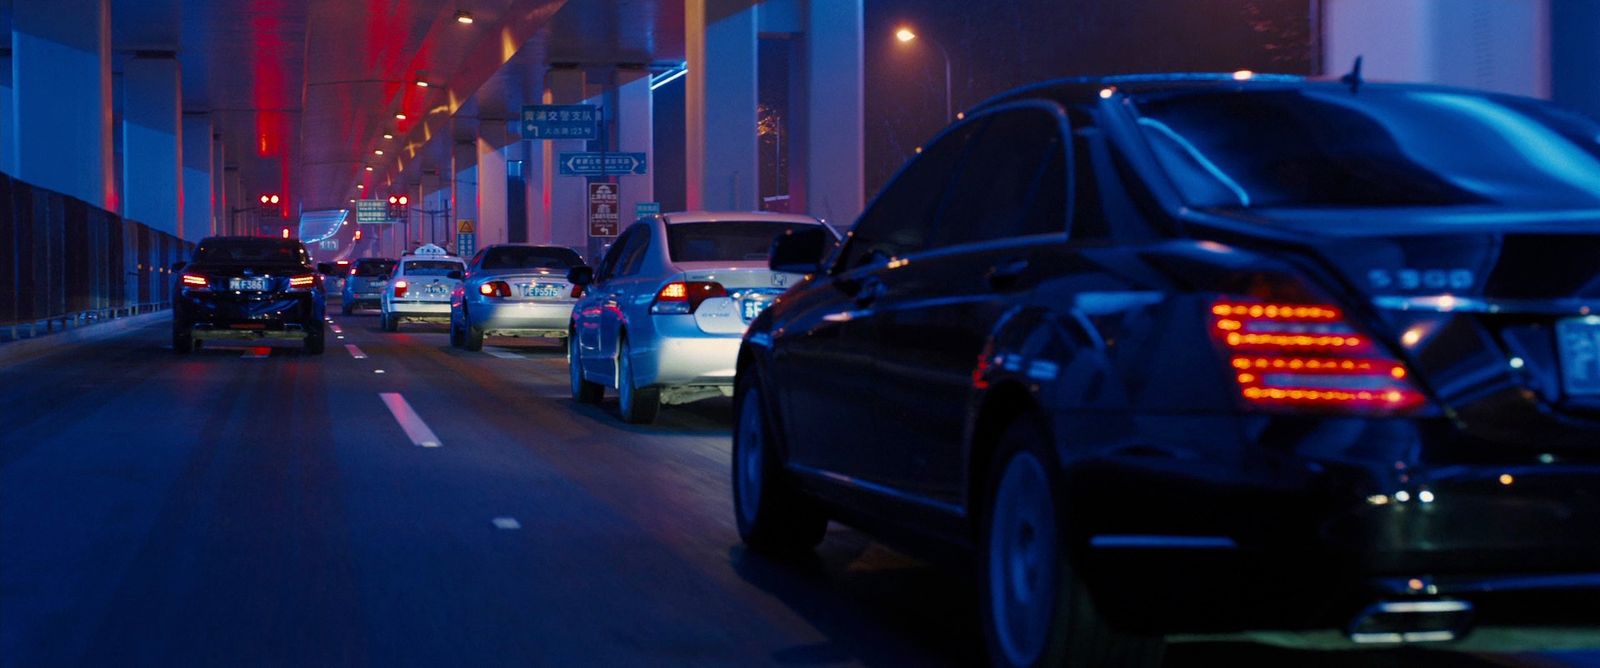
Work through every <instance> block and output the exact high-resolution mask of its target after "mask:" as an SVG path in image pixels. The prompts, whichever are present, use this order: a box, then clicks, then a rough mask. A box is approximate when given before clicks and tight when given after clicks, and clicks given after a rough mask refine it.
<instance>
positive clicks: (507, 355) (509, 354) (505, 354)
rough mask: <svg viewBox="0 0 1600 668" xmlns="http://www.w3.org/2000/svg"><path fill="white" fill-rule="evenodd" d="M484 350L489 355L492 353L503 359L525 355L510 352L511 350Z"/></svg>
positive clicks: (518, 357) (513, 358) (519, 357)
mask: <svg viewBox="0 0 1600 668" xmlns="http://www.w3.org/2000/svg"><path fill="white" fill-rule="evenodd" d="M484 352H486V353H489V354H490V355H494V356H495V357H498V358H500V359H503V360H520V359H526V358H525V357H523V356H521V355H518V354H516V353H512V352H506V351H504V350H485V351H484Z"/></svg>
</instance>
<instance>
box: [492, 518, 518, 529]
mask: <svg viewBox="0 0 1600 668" xmlns="http://www.w3.org/2000/svg"><path fill="white" fill-rule="evenodd" d="M494 528H496V529H505V530H507V531H509V530H512V529H521V528H522V523H521V522H518V521H517V518H515V517H496V518H494Z"/></svg>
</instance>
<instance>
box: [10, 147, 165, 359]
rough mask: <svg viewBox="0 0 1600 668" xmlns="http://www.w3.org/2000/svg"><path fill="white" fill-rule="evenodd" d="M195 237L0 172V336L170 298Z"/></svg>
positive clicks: (130, 310) (63, 325)
mask: <svg viewBox="0 0 1600 668" xmlns="http://www.w3.org/2000/svg"><path fill="white" fill-rule="evenodd" d="M193 249H194V245H193V244H191V243H188V242H185V241H183V240H182V239H179V238H178V237H175V236H173V235H171V234H168V233H166V232H161V231H159V230H155V229H153V228H151V227H149V226H148V225H145V224H143V223H139V222H136V221H132V220H127V219H125V218H123V217H121V216H118V215H116V214H114V213H111V212H109V211H106V210H104V209H100V208H98V207H95V206H91V205H89V204H88V203H87V202H84V201H83V200H80V199H77V198H74V197H68V196H66V195H62V194H61V193H57V192H54V191H51V190H46V189H44V188H40V187H37V186H34V185H31V184H28V183H24V182H22V181H19V180H17V179H15V178H13V177H11V176H9V175H6V174H0V341H6V340H14V339H19V338H30V337H33V336H40V335H43V334H48V333H51V332H56V331H61V330H64V329H71V328H74V327H78V326H82V325H86V324H92V323H94V322H102V321H105V320H110V319H113V318H117V317H124V316H128V315H138V314H141V313H149V312H152V311H157V310H161V309H164V308H168V307H170V306H171V304H170V301H171V299H172V281H173V280H174V276H173V273H172V271H171V270H170V269H169V267H171V266H172V263H173V262H177V261H178V260H182V259H187V258H188V257H189V255H190V254H191V252H192V251H193Z"/></svg>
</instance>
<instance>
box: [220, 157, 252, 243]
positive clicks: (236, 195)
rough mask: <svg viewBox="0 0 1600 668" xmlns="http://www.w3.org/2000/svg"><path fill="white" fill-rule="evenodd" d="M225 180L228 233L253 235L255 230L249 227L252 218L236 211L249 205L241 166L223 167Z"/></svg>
mask: <svg viewBox="0 0 1600 668" xmlns="http://www.w3.org/2000/svg"><path fill="white" fill-rule="evenodd" d="M223 182H224V183H225V184H226V186H227V189H226V190H225V191H224V192H225V193H227V198H228V209H227V212H228V218H227V220H228V234H229V235H231V236H251V235H253V234H255V231H254V230H252V229H251V228H250V227H248V225H249V222H250V219H249V218H248V215H249V214H247V213H244V212H239V213H234V210H236V209H238V208H240V207H243V206H248V205H249V202H247V201H246V200H245V194H244V175H243V174H241V173H239V168H238V167H237V166H234V167H225V168H224V169H223Z"/></svg>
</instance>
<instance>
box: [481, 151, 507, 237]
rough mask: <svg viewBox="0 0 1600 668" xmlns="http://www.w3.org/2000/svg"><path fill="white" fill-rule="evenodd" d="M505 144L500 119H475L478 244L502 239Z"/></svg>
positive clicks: (504, 192)
mask: <svg viewBox="0 0 1600 668" xmlns="http://www.w3.org/2000/svg"><path fill="white" fill-rule="evenodd" d="M505 144H506V124H505V122H504V121H492V120H481V119H480V120H479V122H478V141H477V149H478V247H479V248H482V247H484V246H487V245H489V244H503V243H505V242H506V239H507V236H508V235H507V233H506V156H505V153H503V152H501V148H500V147H502V146H504V145H505Z"/></svg>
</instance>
